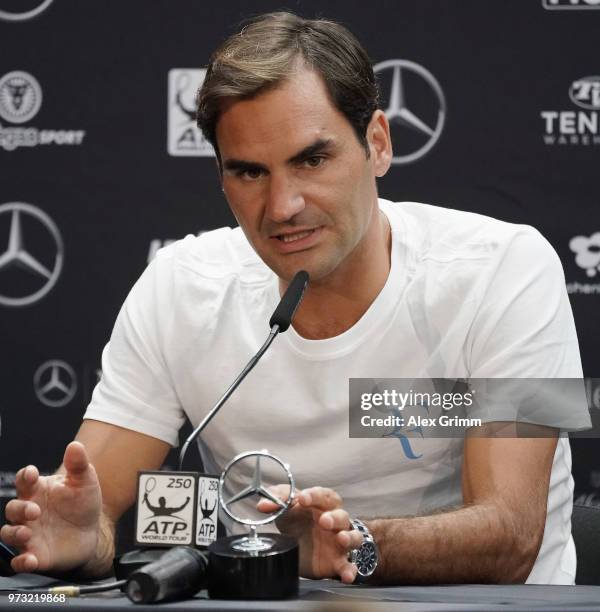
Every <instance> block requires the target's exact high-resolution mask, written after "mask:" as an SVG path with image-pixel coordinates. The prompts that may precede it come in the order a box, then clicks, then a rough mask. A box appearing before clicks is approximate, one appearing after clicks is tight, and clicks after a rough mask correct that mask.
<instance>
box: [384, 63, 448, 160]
mask: <svg viewBox="0 0 600 612" xmlns="http://www.w3.org/2000/svg"><path fill="white" fill-rule="evenodd" d="M373 70H374V71H375V73H376V74H377V75H378V80H379V82H380V84H381V85H383V84H384V82H385V81H386V80H387V78H388V77H386V78H383V73H386V74H387V73H391V79H390V80H389V83H388V87H387V88H383V87H382V91H383V89H387V90H388V91H389V94H388V95H387V96H383V97H387V108H385V109H384V110H385V116H386V117H387V119H388V121H389V122H390V126H391V128H392V135H393V132H394V131H395V128H396V127H397V126H400V127H402V128H404V132H405V134H406V133H407V131H406V129H407V128H408V130H411V131H412V132H414V133H416V134H417V139H416V140H412V139H411V142H410V143H409V144H408V143H407V142H406V141H407V140H408V138H400V139H398V138H397V139H395V142H394V147H395V148H398V149H399V150H400V151H401V153H400V154H395V155H394V157H393V158H392V163H394V164H410V163H411V162H414V161H417V160H418V159H420V158H421V157H423V156H424V155H426V154H427V153H428V152H429V151H430V150H431V149H432V148H433V146H434V145H435V143H436V142H437V141H438V140H439V138H440V136H441V134H442V130H443V129H444V123H445V121H446V98H445V96H444V92H443V91H442V88H441V86H440V84H439V83H438V81H437V79H436V78H435V77H434V76H433V75H432V74H431V72H429V70H426V69H425V68H423V66H420V65H419V64H416V63H415V62H410V61H408V60H400V59H392V60H386V61H384V62H380V63H379V64H376V65H375V66H374V67H373ZM408 75H411V83H412V82H413V81H412V80H413V79H414V78H415V76H416V77H417V78H418V79H419V80H421V81H422V82H423V83H424V84H425V89H426V90H427V91H424V92H420V93H421V94H422V96H419V97H420V98H421V97H423V95H424V96H426V97H427V98H429V99H428V100H427V106H428V107H431V108H427V109H421V108H419V110H418V111H417V110H416V109H415V105H419V106H420V104H419V102H417V103H416V102H415V101H414V99H409V98H410V97H409V96H408V95H407V89H409V87H408V86H407V83H406V81H407V76H408ZM412 75H414V76H412ZM412 87H413V88H414V86H412ZM421 88H422V86H421ZM413 93H415V92H413ZM426 111H427V112H426ZM426 115H427V116H426ZM428 115H431V117H429V116H428ZM406 149H408V151H406ZM405 151H406V152H405Z"/></svg>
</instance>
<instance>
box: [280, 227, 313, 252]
mask: <svg viewBox="0 0 600 612" xmlns="http://www.w3.org/2000/svg"><path fill="white" fill-rule="evenodd" d="M322 233H323V226H318V227H313V228H310V229H301V230H298V231H296V232H285V233H283V234H273V235H272V236H271V240H273V241H274V242H273V243H272V244H273V245H274V246H275V248H276V249H277V251H278V252H279V253H283V254H289V253H297V252H298V251H304V250H306V249H310V248H312V247H314V246H316V245H317V244H318V243H319V242H320V240H321V237H322Z"/></svg>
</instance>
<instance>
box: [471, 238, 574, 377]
mask: <svg viewBox="0 0 600 612" xmlns="http://www.w3.org/2000/svg"><path fill="white" fill-rule="evenodd" d="M521 228H522V229H520V230H519V231H518V232H517V234H516V235H515V236H514V237H513V239H512V240H511V241H510V243H509V244H508V245H507V246H506V247H505V248H504V249H503V250H502V251H501V253H500V256H499V258H498V259H497V261H496V263H495V266H494V268H495V269H494V270H493V273H492V274H490V275H488V276H487V277H486V282H485V286H483V287H480V288H479V289H480V290H481V300H480V305H479V308H478V311H477V313H476V315H475V318H474V322H473V326H472V328H471V332H470V340H469V342H470V368H469V369H470V373H471V377H473V378H526V377H528V378H580V377H582V376H583V372H582V368H581V358H580V355H579V344H578V341H577V332H576V330H575V322H574V320H573V313H572V311H571V305H570V303H569V298H568V295H567V290H566V286H565V280H564V273H563V269H562V265H561V262H560V259H559V258H558V255H557V254H556V252H555V251H554V249H553V248H552V247H551V246H550V244H549V243H548V242H547V241H546V239H545V238H544V237H543V236H542V235H541V234H540V233H539V232H538V231H537V230H535V229H533V228H531V227H529V226H521Z"/></svg>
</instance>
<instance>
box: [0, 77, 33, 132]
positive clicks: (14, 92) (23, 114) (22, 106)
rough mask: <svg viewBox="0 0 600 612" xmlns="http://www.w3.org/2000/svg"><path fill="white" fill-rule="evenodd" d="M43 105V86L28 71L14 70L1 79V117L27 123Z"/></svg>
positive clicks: (12, 121) (11, 121)
mask: <svg viewBox="0 0 600 612" xmlns="http://www.w3.org/2000/svg"><path fill="white" fill-rule="evenodd" d="M41 106H42V88H41V87H40V84H39V83H38V82H37V79H36V78H35V77H33V76H32V75H30V74H29V73H27V72H22V71H21V70H14V71H13V72H9V73H8V74H5V75H4V76H3V77H2V78H1V79H0V117H2V119H4V120H5V121H9V122H10V123H26V122H27V121H29V120H30V119H33V118H34V117H35V116H36V115H37V113H38V111H39V110H40V107H41Z"/></svg>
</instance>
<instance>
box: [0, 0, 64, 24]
mask: <svg viewBox="0 0 600 612" xmlns="http://www.w3.org/2000/svg"><path fill="white" fill-rule="evenodd" d="M53 1H54V0H37V2H36V6H34V7H33V8H31V9H29V10H26V11H20V12H19V11H7V10H6V9H0V20H3V21H27V20H28V19H33V18H34V17H37V16H38V15H39V14H40V13H43V12H44V11H45V10H46V9H47V8H48V7H49V6H50V5H51V4H52V2H53Z"/></svg>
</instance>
